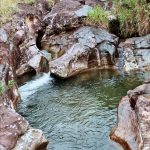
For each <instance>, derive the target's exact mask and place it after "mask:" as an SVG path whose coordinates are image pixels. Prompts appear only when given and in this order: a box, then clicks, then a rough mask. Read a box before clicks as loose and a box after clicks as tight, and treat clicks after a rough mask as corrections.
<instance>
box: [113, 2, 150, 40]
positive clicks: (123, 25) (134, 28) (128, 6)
mask: <svg viewBox="0 0 150 150" xmlns="http://www.w3.org/2000/svg"><path fill="white" fill-rule="evenodd" d="M114 13H115V15H117V16H118V20H119V22H120V36H122V37H131V36H135V35H140V36H141V35H146V34H148V33H150V3H148V2H147V1H146V0H139V1H137V0H124V1H121V0H115V11H114Z"/></svg>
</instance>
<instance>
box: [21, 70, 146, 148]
mask: <svg viewBox="0 0 150 150" xmlns="http://www.w3.org/2000/svg"><path fill="white" fill-rule="evenodd" d="M143 78H144V76H143V74H142V73H140V74H131V75H124V74H120V73H117V72H112V71H111V72H110V71H92V72H89V73H88V74H81V75H79V76H78V77H77V78H72V79H69V80H65V81H59V80H55V79H52V78H50V77H49V75H46V74H44V75H43V76H42V77H40V78H39V79H35V80H32V81H30V82H28V83H26V84H25V85H23V86H21V87H20V93H21V97H22V101H21V103H20V106H19V112H20V113H21V114H22V115H23V116H25V117H26V118H27V120H28V121H29V122H30V124H31V125H32V126H33V127H35V128H40V129H42V130H43V131H44V132H45V135H46V137H47V138H48V140H49V141H50V144H49V146H48V150H51V149H52V150H121V148H120V147H119V146H118V145H116V144H114V143H113V142H112V141H110V140H109V133H110V131H111V128H112V127H113V126H114V125H115V122H116V111H117V109H116V106H117V104H118V102H119V100H120V98H121V97H122V96H123V95H126V92H127V90H129V89H133V88H134V87H136V86H137V85H139V84H141V80H143Z"/></svg>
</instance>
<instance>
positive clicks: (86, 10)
mask: <svg viewBox="0 0 150 150" xmlns="http://www.w3.org/2000/svg"><path fill="white" fill-rule="evenodd" d="M91 10H92V7H91V6H88V5H84V6H83V7H82V8H81V9H79V10H77V11H75V14H76V15H77V16H78V17H86V16H87V15H88V13H89V12H90V11H91Z"/></svg>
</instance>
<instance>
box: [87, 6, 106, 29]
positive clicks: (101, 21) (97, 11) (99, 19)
mask: <svg viewBox="0 0 150 150" xmlns="http://www.w3.org/2000/svg"><path fill="white" fill-rule="evenodd" d="M86 24H90V25H97V26H101V27H104V28H107V27H108V16H107V13H106V11H105V10H103V9H102V7H100V6H95V7H94V8H93V9H92V10H91V11H89V13H88V16H87V17H86Z"/></svg>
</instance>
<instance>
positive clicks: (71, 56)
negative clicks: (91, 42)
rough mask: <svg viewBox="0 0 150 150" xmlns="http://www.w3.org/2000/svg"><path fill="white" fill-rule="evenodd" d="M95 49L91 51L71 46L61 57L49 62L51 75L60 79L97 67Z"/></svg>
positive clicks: (84, 47) (85, 47) (79, 46)
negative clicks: (90, 67)
mask: <svg viewBox="0 0 150 150" xmlns="http://www.w3.org/2000/svg"><path fill="white" fill-rule="evenodd" d="M97 53H98V51H97V49H91V48H89V47H87V46H84V45H82V44H79V43H77V44H75V45H73V46H72V47H71V48H70V49H69V50H68V51H67V52H66V53H65V54H64V55H63V56H61V57H60V58H58V59H56V60H54V61H51V62H50V71H51V73H52V74H54V75H56V76H59V77H61V78H67V77H70V76H72V75H75V74H77V73H79V72H81V71H84V70H86V69H89V66H90V65H92V66H94V67H96V66H98V65H99V62H98V58H97Z"/></svg>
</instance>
